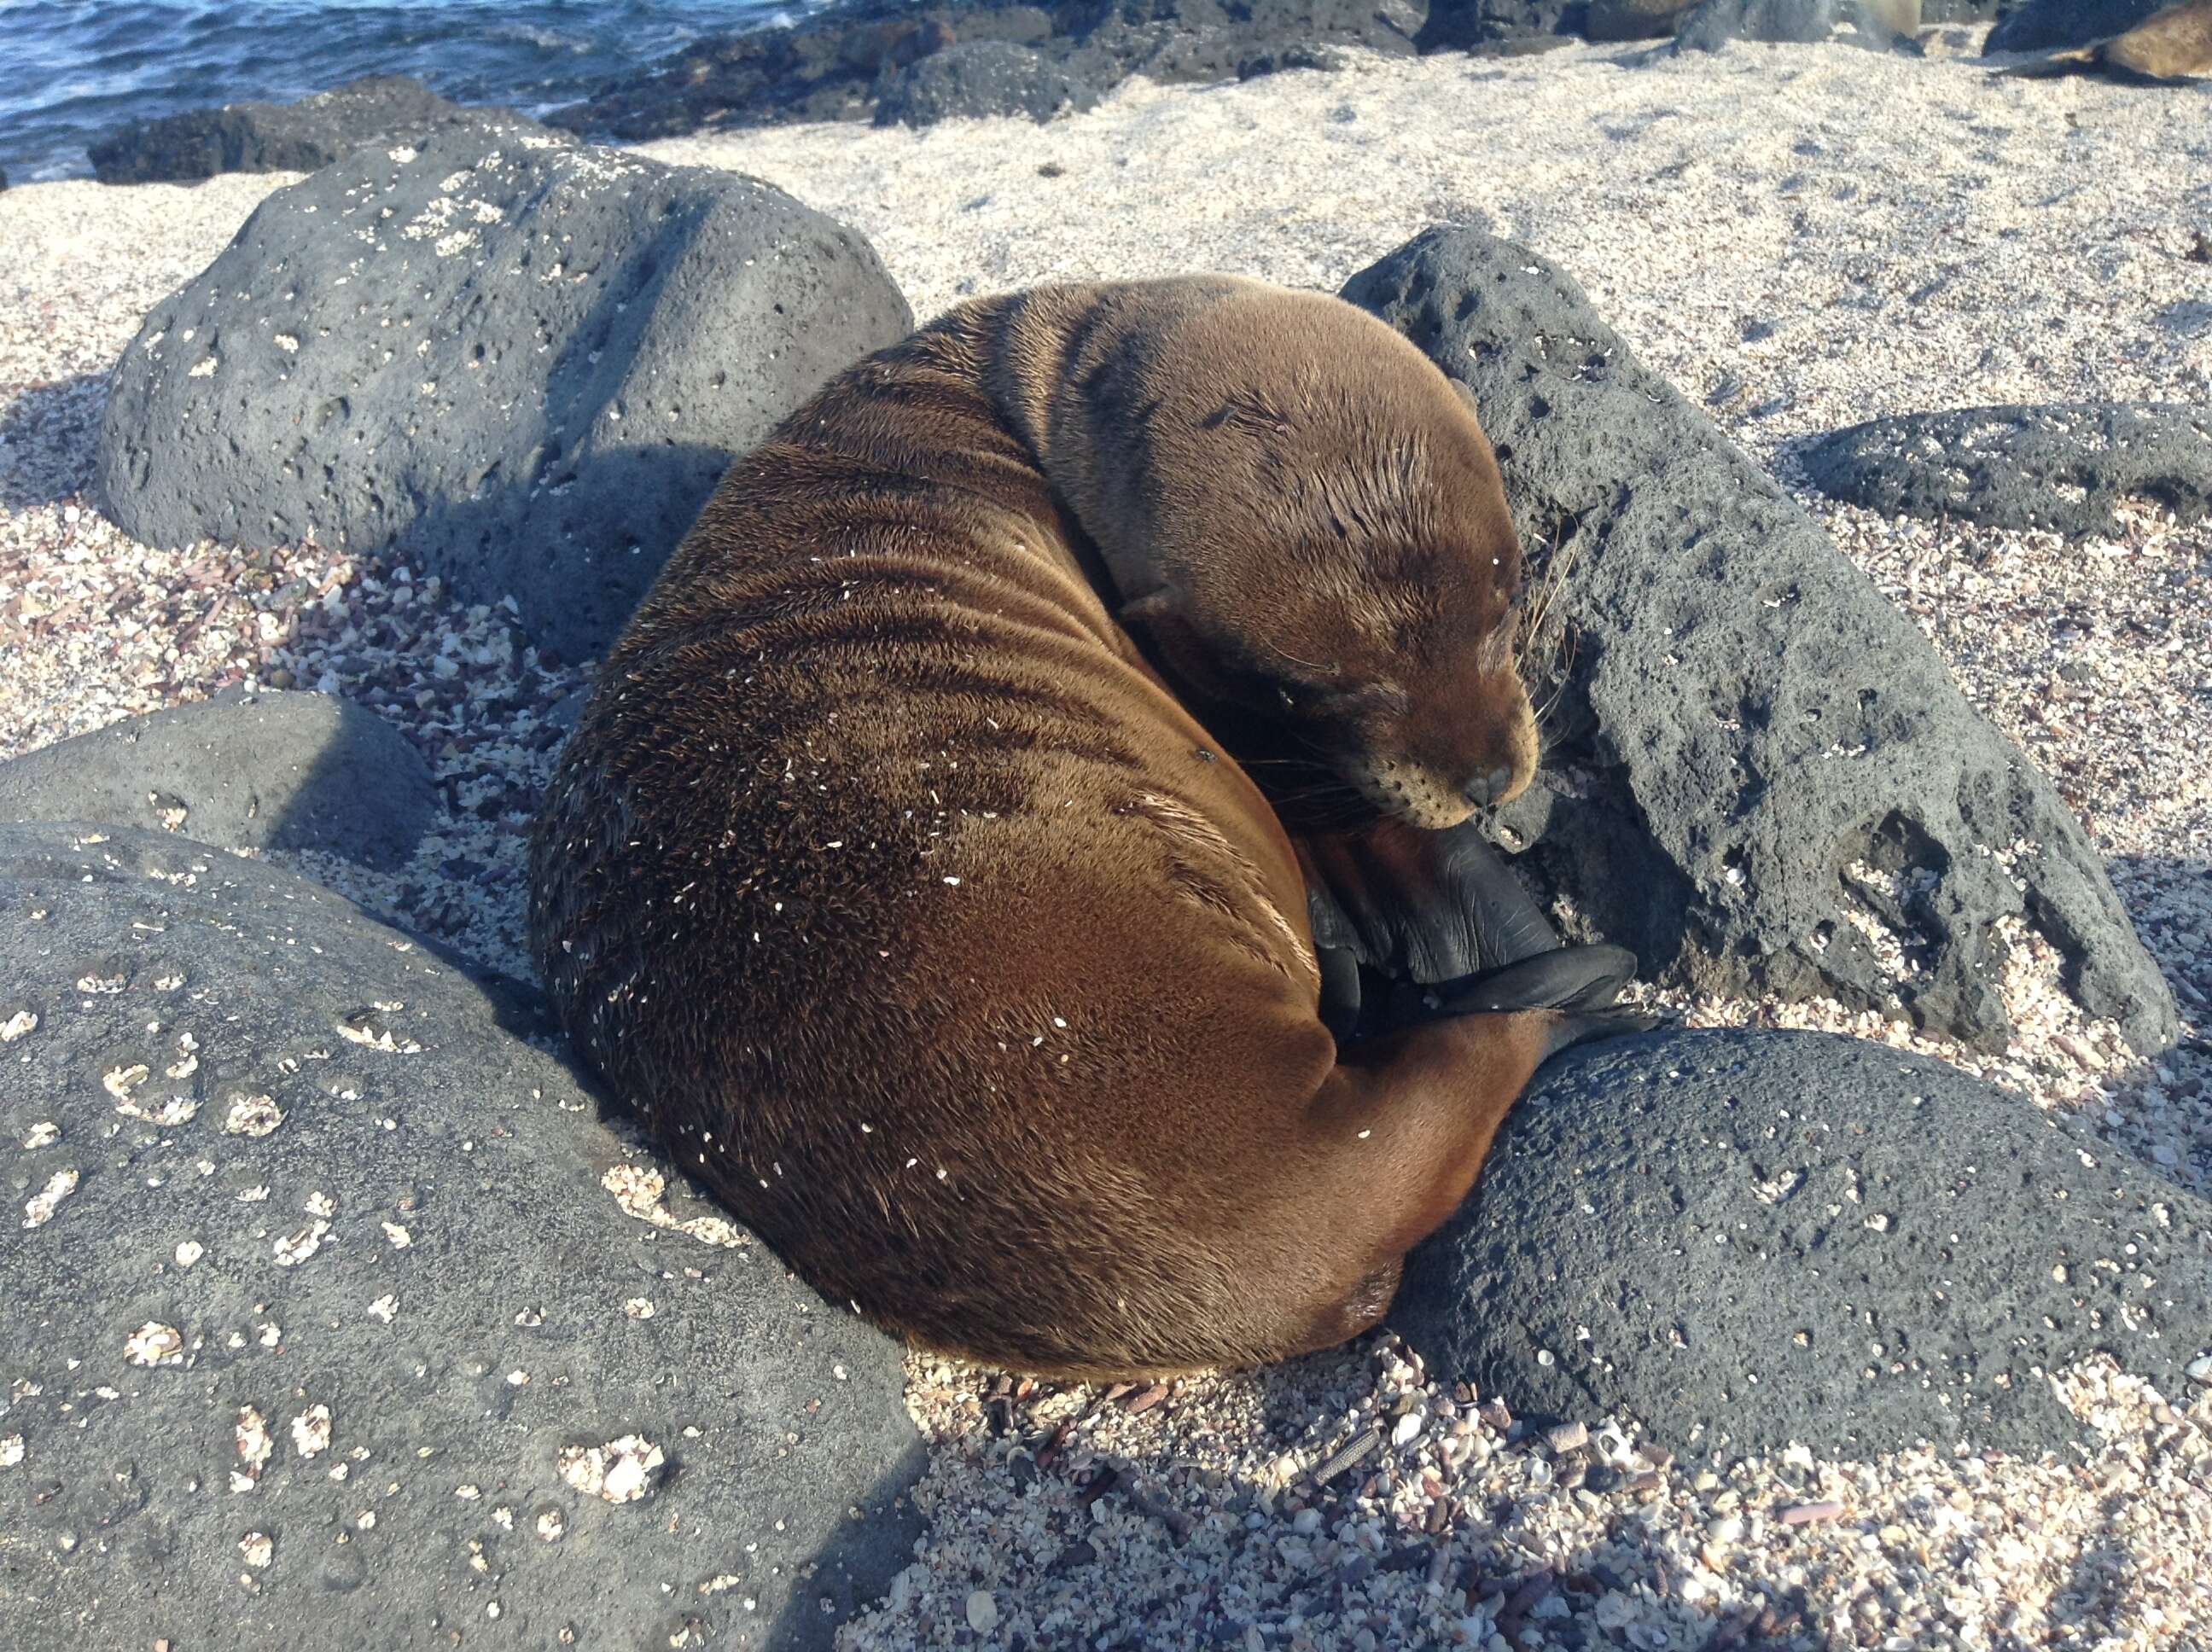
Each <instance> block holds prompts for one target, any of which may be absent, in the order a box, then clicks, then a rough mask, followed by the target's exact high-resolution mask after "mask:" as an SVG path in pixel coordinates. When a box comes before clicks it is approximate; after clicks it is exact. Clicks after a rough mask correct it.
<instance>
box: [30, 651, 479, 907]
mask: <svg viewBox="0 0 2212 1652" xmlns="http://www.w3.org/2000/svg"><path fill="white" fill-rule="evenodd" d="M437 814H438V793H437V790H436V787H435V786H434V785H433V783H432V781H431V779H430V766H429V765H428V763H427V762H424V761H423V760H422V754H421V753H419V752H417V751H416V750H415V748H414V747H413V746H410V745H409V744H407V742H406V741H405V739H404V738H401V736H400V733H399V731H398V730H397V729H395V728H393V727H392V725H391V724H389V723H387V722H386V721H385V720H383V719H382V718H381V717H379V716H378V715H377V714H375V713H374V712H373V711H370V710H368V708H365V707H362V706H357V705H356V704H354V703H353V701H350V700H342V699H340V698H339V697H338V696H337V695H330V694H300V693H285V694H280V693H276V692H274V691H264V692H263V693H259V694H248V693H246V691H245V690H244V689H232V690H230V691H228V693H224V694H219V695H216V697H215V698H213V699H212V700H202V701H195V702H194V703H192V704H191V705H185V706H173V707H171V708H168V709H167V710H166V711H157V712H153V713H150V714H148V715H146V716H143V717H129V718H125V720H123V721H121V722H119V723H112V724H110V725H109V726H107V727H106V728H103V729H96V730H94V732H91V733H89V734H80V735H77V736H76V737H75V738H71V739H67V740H58V741H56V742H55V743H54V744H52V745H50V746H44V747H41V748H40V750H36V751H30V752H26V753H25V754H24V755H23V756H20V757H16V758H14V759H12V760H11V761H9V762H0V821H10V820H100V821H106V822H108V823H111V824H113V825H118V826H133V827H140V828H149V829H155V830H160V831H168V832H177V833H180V834H182V835H184V836H186V837H189V838H192V839H194V840H196V841H199V842H202V843H206V844H209V845H211V846H213V847H216V848H220V849H319V850H322V851H324V852H325V853H331V854H338V855H343V856H345V857H346V858H347V859H351V860H359V861H362V862H364V863H365V864H367V865H372V866H386V867H389V866H397V865H403V864H404V862H405V861H406V859H407V858H408V857H409V856H410V855H411V854H413V853H415V846H416V844H417V843H419V842H420V841H422V834H423V833H424V832H425V831H426V830H428V829H429V826H430V823H431V822H432V821H433V820H434V819H435V818H436V817H437Z"/></svg>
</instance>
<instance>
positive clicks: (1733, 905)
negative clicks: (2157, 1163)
mask: <svg viewBox="0 0 2212 1652" xmlns="http://www.w3.org/2000/svg"><path fill="white" fill-rule="evenodd" d="M1345 295H1346V297H1347V298H1349V299H1351V300H1352V301H1354V302H1356V303H1359V304H1363V305H1364V306H1365V307H1367V308H1369V309H1370V310H1372V311H1374V312H1375V313H1376V314H1378V315H1380V316H1382V317H1383V319H1386V320H1388V321H1389V322H1390V323H1391V324H1392V325H1395V326H1396V327H1397V328H1398V329H1399V330H1400V331H1402V332H1404V333H1405V334H1406V335H1407V337H1410V338H1411V339H1413V342H1414V343H1418V344H1419V345H1420V346H1421V347H1422V348H1423V349H1425V350H1426V351H1428V353H1429V354H1430V355H1431V357H1432V358H1433V359H1434V360H1435V361H1437V363H1438V364H1439V365H1440V366H1441V367H1443V369H1444V371H1445V372H1447V373H1448V374H1451V375H1452V376H1454V377H1455V378H1457V379H1459V380H1462V381H1463V382H1464V383H1465V384H1466V385H1467V386H1468V390H1469V391H1470V392H1472V393H1473V396H1474V403H1475V405H1476V407H1477V408H1478V409H1479V410H1480V415H1481V418H1482V422H1483V424H1484V426H1485V428H1486V429H1487V430H1488V431H1489V434H1490V437H1491V440H1492V442H1493V444H1495V446H1497V449H1498V459H1499V462H1500V465H1501V468H1502V469H1503V471H1504V477H1505V490H1506V495H1507V497H1508V499H1509V501H1510V503H1511V505H1512V507H1513V512H1514V517H1515V520H1516V523H1517V525H1518V526H1519V529H1520V531H1521V535H1522V543H1523V544H1525V545H1527V546H1528V547H1529V548H1530V549H1531V550H1532V552H1533V553H1534V558H1535V561H1536V563H1537V565H1538V568H1539V569H1541V568H1542V567H1546V566H1548V567H1550V568H1555V569H1564V570H1565V575H1564V578H1563V580H1562V585H1561V588H1560V590H1559V595H1558V598H1557V599H1556V600H1554V601H1551V602H1550V603H1549V607H1548V610H1547V616H1546V618H1545V620H1544V622H1543V624H1542V626H1541V629H1539V630H1538V633H1537V635H1536V636H1535V638H1534V642H1533V644H1532V645H1531V647H1529V648H1528V650H1527V651H1526V665H1527V668H1528V671H1529V672H1530V675H1531V677H1533V678H1534V689H1535V692H1536V695H1537V698H1538V700H1539V701H1540V702H1541V701H1544V700H1545V699H1547V697H1550V696H1551V695H1553V692H1554V690H1555V689H1556V691H1557V701H1556V704H1555V705H1554V707H1553V712H1552V714H1551V715H1550V717H1549V719H1548V723H1549V728H1548V731H1547V747H1548V751H1549V755H1548V756H1547V768H1546V770H1545V773H1544V774H1543V775H1542V776H1541V778H1540V780H1539V782H1538V784H1537V785H1535V786H1534V787H1531V788H1530V789H1529V790H1528V792H1527V793H1524V794H1523V795H1522V797H1521V798H1520V799H1516V801H1515V802H1514V803H1513V805H1510V807H1509V808H1507V809H1506V810H1504V811H1502V813H1501V816H1500V822H1501V825H1502V828H1503V829H1504V831H1505V832H1506V834H1507V843H1508V847H1516V846H1518V845H1528V846H1532V847H1528V852H1527V853H1523V854H1522V855H1521V857H1520V860H1521V864H1522V866H1523V868H1524V869H1526V870H1527V871H1528V872H1530V873H1531V874H1532V875H1533V876H1534V878H1535V879H1536V880H1537V882H1538V883H1539V884H1541V886H1542V887H1543V889H1544V890H1546V892H1547V895H1548V896H1553V897H1564V898H1565V899H1566V900H1567V902H1569V904H1571V907H1572V908H1574V910H1575V911H1576V912H1577V913H1578V914H1579V918H1578V919H1577V921H1576V922H1575V923H1574V924H1573V925H1572V926H1571V928H1572V930H1573V932H1574V938H1578V939H1590V938H1596V937H1598V936H1602V938H1605V939H1606V940H1608V941H1611V942H1613V943H1616V944H1620V945H1624V946H1628V947H1631V948H1632V949H1633V950H1634V951H1635V952H1636V954H1637V956H1638V959H1639V960H1640V962H1641V963H1642V966H1643V969H1644V970H1645V971H1646V972H1648V973H1650V974H1655V975H1659V976H1661V977H1662V978H1664V979H1667V980H1668V981H1674V982H1675V983H1677V984H1680V985H1685V986H1688V987H1693V988H1699V989H1705V990H1712V991H1717V992H1722V993H1730V994H1736V995H1748V996H1754V997H1758V996H1765V995H1767V994H1775V995H1778V996H1780V997H1783V998H1787V999H1797V998H1807V997H1814V996H1823V995H1825V996H1832V997H1835V998H1838V999H1841V1000H1842V1001H1843V1002H1844V1003H1845V1004H1848V1005H1854V1006H1857V1007H1863V1008H1870V1009H1875V1010H1879V1011H1882V1012H1884V1013H1886V1014H1891V1015H1900V1014H1901V1015H1903V1016H1905V1017H1910V1018H1911V1020H1912V1021H1913V1022H1914V1023H1917V1024H1918V1025H1922V1026H1924V1027H1928V1028H1930V1029H1935V1030H1937V1031H1941V1032H1944V1033H1947V1034H1950V1035H1953V1036H1959V1037H1962V1038H1966V1039H1968V1040H1970V1041H1972V1042H1977V1043H1980V1044H1984V1045H1988V1046H2002V1044H2003V1043H2004V1042H2006V1041H2007V1039H2008V1036H2009V1033H2010V1022H2009V1020H2008V1017H2007V1014H2006V1011H2005V1008H2004V1005H2003V1001H2002V995H2001V993H2000V990H1999V981H2000V976H2001V973H2002V967H2003V963H2004V961H2005V959H2006V957H2007V956H2008V951H2007V948H2006V946H2005V944H2004V943H2003V941H2002V939H2001V938H2000V937H1999V935H1998V933H1997V932H1996V926H1997V924H1998V923H1999V921H2000V920H2003V919H2005V918H2007V917H2008V915H2010V914H2019V915H2020V916H2021V919H2022V920H2024V921H2025V922H2026V923H2027V926H2030V927H2031V928H2033V929H2037V930H2040V931H2041V932H2042V933H2043V934H2044V935H2045V937H2046V938H2048V939H2049V940H2050V942H2051V945H2052V946H2053V947H2054V949H2055V950H2056V951H2057V953H2058V954H2059V956H2060V957H2062V958H2063V960H2064V966H2063V967H2064V986H2065V987H2066V989H2067V990H2068V991H2069V993H2072V994H2073V996H2074V997H2075V999H2076V1000H2077V1001H2079V1002H2080V1003H2081V1005H2082V1006H2083V1007H2084V1008H2085V1009H2086V1010H2087V1011H2089V1013H2091V1014H2092V1015H2095V1016H2108V1017H2112V1018H2113V1019H2115V1020H2117V1021H2118V1022H2119V1023H2120V1024H2121V1025H2122V1027H2123V1028H2124V1030H2125V1032H2126V1035H2127V1036H2128V1037H2129V1039H2130V1041H2131V1042H2133V1043H2134V1044H2135V1045H2136V1048H2141V1049H2145V1050H2150V1049H2158V1048H2165V1047H2166V1046H2167V1045H2169V1044H2171V1043H2172V1042H2173V1039H2174V1036H2175V1020H2174V1010H2173V999H2172V995H2171V993H2169V991H2168V989H2167V987H2166V982H2165V981H2163V980H2162V979H2161V978H2160V975H2159V972H2158V969H2157V968H2156V966H2155V965H2154V964H2153V963H2152V962H2151V960H2150V958H2149V957H2148V954H2146V953H2145V951H2143V948H2142V944H2141V943H2140V942H2139V941H2138V940H2137V939H2136V935H2135V932H2134V931H2133V930H2132V929H2131V928H2130V926H2129V923H2128V919H2127V914H2125V913H2124V911H2123V910H2122V909H2121V907H2120V903H2119V901H2118V897H2117V896H2115V895H2114V894H2113V892H2112V884H2111V883H2110V882H2109V880H2108V879H2107V878H2106V874H2105V869H2104V866H2103V864H2102V862H2101V860H2100V858H2099V856H2098V854H2097V852H2096V851H2095V849H2094V848H2093V847H2091V845H2090V844H2089V842H2088V841H2087V838H2086V837H2085V836H2084V835H2083V833H2082V831H2081V826H2080V824H2079V823H2077V822H2076V821H2075V819H2074V818H2073V817H2072V816H2071V815H2070V814H2069V813H2068V812H2067V810H2066V808H2065V805H2063V803H2062V802H2061V801H2060V800H2059V799H2058V797H2057V793H2054V792H2053V791H2052V790H2051V786H2050V783H2049V782H2048V781H2047V780H2045V779H2044V777H2043V776H2042V775H2041V774H2039V773H2038V772H2037V770H2036V768H2034V766H2033V763H2031V762H2029V761H2028V759H2027V757H2026V756H2023V755H2022V754H2021V752H2020V751H2019V750H2016V749H2015V747H2014V746H2013V745H2012V744H2010V743H2009V742H2008V741H2007V740H2006V739H2005V738H2004V737H2003V736H2002V734H2000V733H1999V732H1997V731H1996V729H1995V728H1993V727H1991V726H1990V723H1989V722H1988V720H1986V719H1984V717H1982V716H1981V715H1980V714H1978V712H1976V711H1975V710H1974V709H1973V708H1972V706H1970V705H1969V704H1968V703H1967V702H1966V698H1965V696H1964V695H1961V694H1960V691H1959V689H1958V686H1957V684H1956V683H1954V682H1953V680H1952V678H1951V676H1950V673H1949V672H1948V671H1947V670H1945V668H1944V665H1943V662H1942V659H1939V658H1938V657H1937V655H1936V652H1935V650H1934V649H1933V648H1932V647H1930V646H1929V643H1928V641H1926V639H1925V638H1923V636H1922V635H1921V634H1920V632H1919V631H1918V630H1917V629H1916V628H1915V627H1914V625H1913V624H1912V623H1911V620H1909V619H1907V618H1906V617H1905V616H1904V615H1903V614H1901V613H1899V611H1898V610H1896V609H1895V608H1894V607H1893V606H1892V605H1891V604H1889V603H1888V602H1887V600H1885V599H1884V598H1883V597H1882V596H1881V592H1878V591H1877V590H1875V586H1874V585H1873V584H1872V583H1871V582H1870V581H1869V580H1868V579H1867V577H1866V576H1865V575H1864V574H1861V573H1860V572H1859V571H1858V570H1857V568H1853V567H1852V566H1851V564H1850V562H1848V561H1847V560H1846V559H1845V558H1844V556H1842V555H1841V554H1840V553H1839V552H1838V550H1836V548H1835V547H1834V545H1833V544H1831V543H1830V542H1829V540H1828V538H1827V536H1826V534H1824V533H1822V532H1821V531H1820V527H1819V526H1818V525H1816V524H1815V523H1814V521H1813V520H1812V519H1811V518H1810V517H1808V515H1807V514H1806V513H1805V512H1804V511H1803V510H1802V509H1801V508H1800V507H1798V506H1797V505H1796V503H1795V502H1794V501H1792V500H1791V499H1790V497H1789V495H1787V494H1785V493H1784V491H1783V490H1782V489H1780V488H1779V487H1778V486H1777V485H1776V484H1775V483H1774V482H1773V481H1772V480H1771V478H1770V477H1767V476H1766V475H1765V473H1764V472H1762V471H1760V470H1759V468H1758V467H1757V466H1756V465H1753V464H1752V463H1751V461H1750V460H1749V459H1746V458H1745V457H1744V455H1743V454H1742V453H1741V452H1739V451H1738V450H1737V449H1736V448H1735V446H1734V445H1733V444H1732V443H1730V442H1729V440H1728V439H1727V438H1726V437H1725V436H1723V435H1722V434H1721V433H1720V432H1719V431H1718V430H1717V429H1716V428H1714V427H1713V425H1712V423H1711V421H1710V420H1708V419H1707V418H1706V417H1705V416H1704V415H1703V414H1702V413H1700V412H1699V411H1698V410H1696V409H1695V408H1693V407H1692V406H1691V405H1690V404H1688V403H1687V402H1686V401H1685V400H1684V399H1683V398H1682V397H1681V396H1680V394H1678V393H1677V392H1675V391H1674V388H1673V387H1672V386H1669V385H1668V384H1667V383H1666V382H1665V381H1664V380H1662V379H1660V378H1658V377H1657V376H1656V374H1652V373H1650V372H1649V371H1647V370H1646V369H1645V368H1644V367H1642V366H1640V365H1639V364H1638V362H1637V361H1636V360H1635V359H1634V357H1633V356H1632V355H1630V353H1629V351H1628V349H1627V347H1626V345H1625V344H1624V343H1622V342H1621V341H1620V338H1619V337H1616V336H1615V335H1614V333H1613V331H1612V329H1611V328H1609V327H1607V325H1605V323H1604V322H1602V321H1601V320H1600V319H1598V317H1597V314H1596V313H1595V311H1594V310H1593V309H1592V308H1591V307H1590V305H1589V301H1588V300H1587V299H1586V298H1584V297H1583V294H1582V291H1581V289H1580V288H1577V286H1576V285H1575V284H1574V282H1572V281H1571V280H1570V279H1569V278H1568V277H1567V276H1565V274H1563V273H1562V272H1561V271H1559V270H1558V269H1556V268H1555V267H1554V266H1553V265H1552V264H1547V262H1545V261H1544V260H1543V259H1542V258H1539V257H1537V256H1536V255H1535V254H1534V253H1533V252H1528V250H1527V249H1526V248H1523V247H1521V246H1516V245H1514V244H1513V243H1511V242H1509V241H1503V240H1497V239H1494V238H1492V237H1491V236H1488V235H1484V234H1480V233H1478V232H1475V231H1472V230H1463V229H1437V230H1431V231H1430V232H1428V233H1427V234H1424V235H1421V236H1419V238H1417V239H1416V240H1413V241H1411V242H1409V243H1408V244H1407V246H1403V247H1401V248H1400V249H1399V250H1398V251H1397V252H1394V253H1392V254H1391V255H1390V256H1389V258H1385V259H1384V260H1383V262H1382V263H1380V264H1376V265H1375V266H1373V267H1372V268H1370V269H1369V270H1364V271H1363V272H1362V273H1361V274H1359V275H1358V276H1355V277H1354V278H1353V279H1352V283H1351V284H1350V285H1349V286H1348V287H1347V288H1346V289H1345ZM1535 577H1538V578H1541V572H1539V573H1538V574H1536V576H1535ZM2023 841H2025V842H2026V843H2027V844H2030V845H2033V846H2034V847H2033V850H2030V851H2026V852H2022V851H2021V850H2020V849H2018V848H2017V847H2016V846H2019V845H2021V844H2022V843H2023ZM2000 857H2002V859H2001V858H2000ZM2015 878H2018V879H2019V880H2021V884H2024V885H2025V887H2024V888H2021V887H2016V886H2015V882H2014V880H2015Z"/></svg>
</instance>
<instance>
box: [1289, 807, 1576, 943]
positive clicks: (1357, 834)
mask: <svg viewBox="0 0 2212 1652" xmlns="http://www.w3.org/2000/svg"><path fill="white" fill-rule="evenodd" d="M1298 851H1299V859H1300V862H1301V864H1302V865H1303V866H1304V870H1305V873H1306V883H1307V890H1308V904H1309V906H1310V909H1311V914H1312V918H1313V924H1314V939H1315V941H1316V943H1317V944H1320V945H1322V946H1323V947H1342V948H1345V949H1347V950H1349V951H1352V953H1353V954H1354V955H1355V956H1356V957H1358V961H1359V962H1360V963H1362V964H1364V965H1365V966H1367V967H1368V968H1369V969H1374V970H1379V971H1381V972H1382V973H1383V974H1384V975H1392V976H1398V977H1403V978H1408V979H1411V980H1413V981H1455V980H1459V979H1461V978H1462V977H1465V976H1468V975H1475V974H1478V973H1480V972H1481V971H1484V970H1490V969H1499V968H1501V967H1503V966H1504V965H1506V964H1510V963H1518V962H1519V961H1520V960H1521V959H1522V958H1526V957H1531V956H1534V954H1537V953H1541V952H1549V951H1553V950H1554V949H1556V948H1557V947H1558V946H1559V936H1558V935H1557V934H1556V933H1555V932H1553V928H1552V926H1551V925H1550V924H1549V923H1547V922H1546V921H1545V919H1544V914H1543V913H1542V911H1541V909H1540V908H1538V907H1537V905H1536V903H1535V902H1534V901H1533V900H1531V899H1530V898H1529V897H1528V891H1527V890H1523V889H1522V887H1521V882H1520V880H1519V879H1518V878H1516V877H1514V875H1513V872H1512V871H1511V869H1510V867H1508V866H1507V865H1506V864H1505V861H1504V858H1503V857H1502V856H1501V855H1499V853H1498V851H1497V850H1496V849H1494V848H1492V847H1491V845H1490V843H1489V841H1488V840H1486V838H1485V837H1484V836H1483V835H1482V833H1481V831H1480V829H1478V828H1476V827H1475V825H1474V823H1472V822H1468V823H1463V824H1462V825H1458V826H1453V827H1449V828H1448V829H1445V830H1443V831H1440V832H1428V831H1423V830H1421V829H1419V828H1418V827H1413V826H1408V825H1407V824H1406V823H1404V822H1402V821H1396V820H1381V821H1377V822H1376V823H1373V824H1372V825H1370V826H1365V827H1363V828H1361V829H1359V830H1358V831H1354V832H1330V833H1315V834H1312V835H1308V836H1306V837H1304V838H1302V839H1301V840H1299V843H1298Z"/></svg>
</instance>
